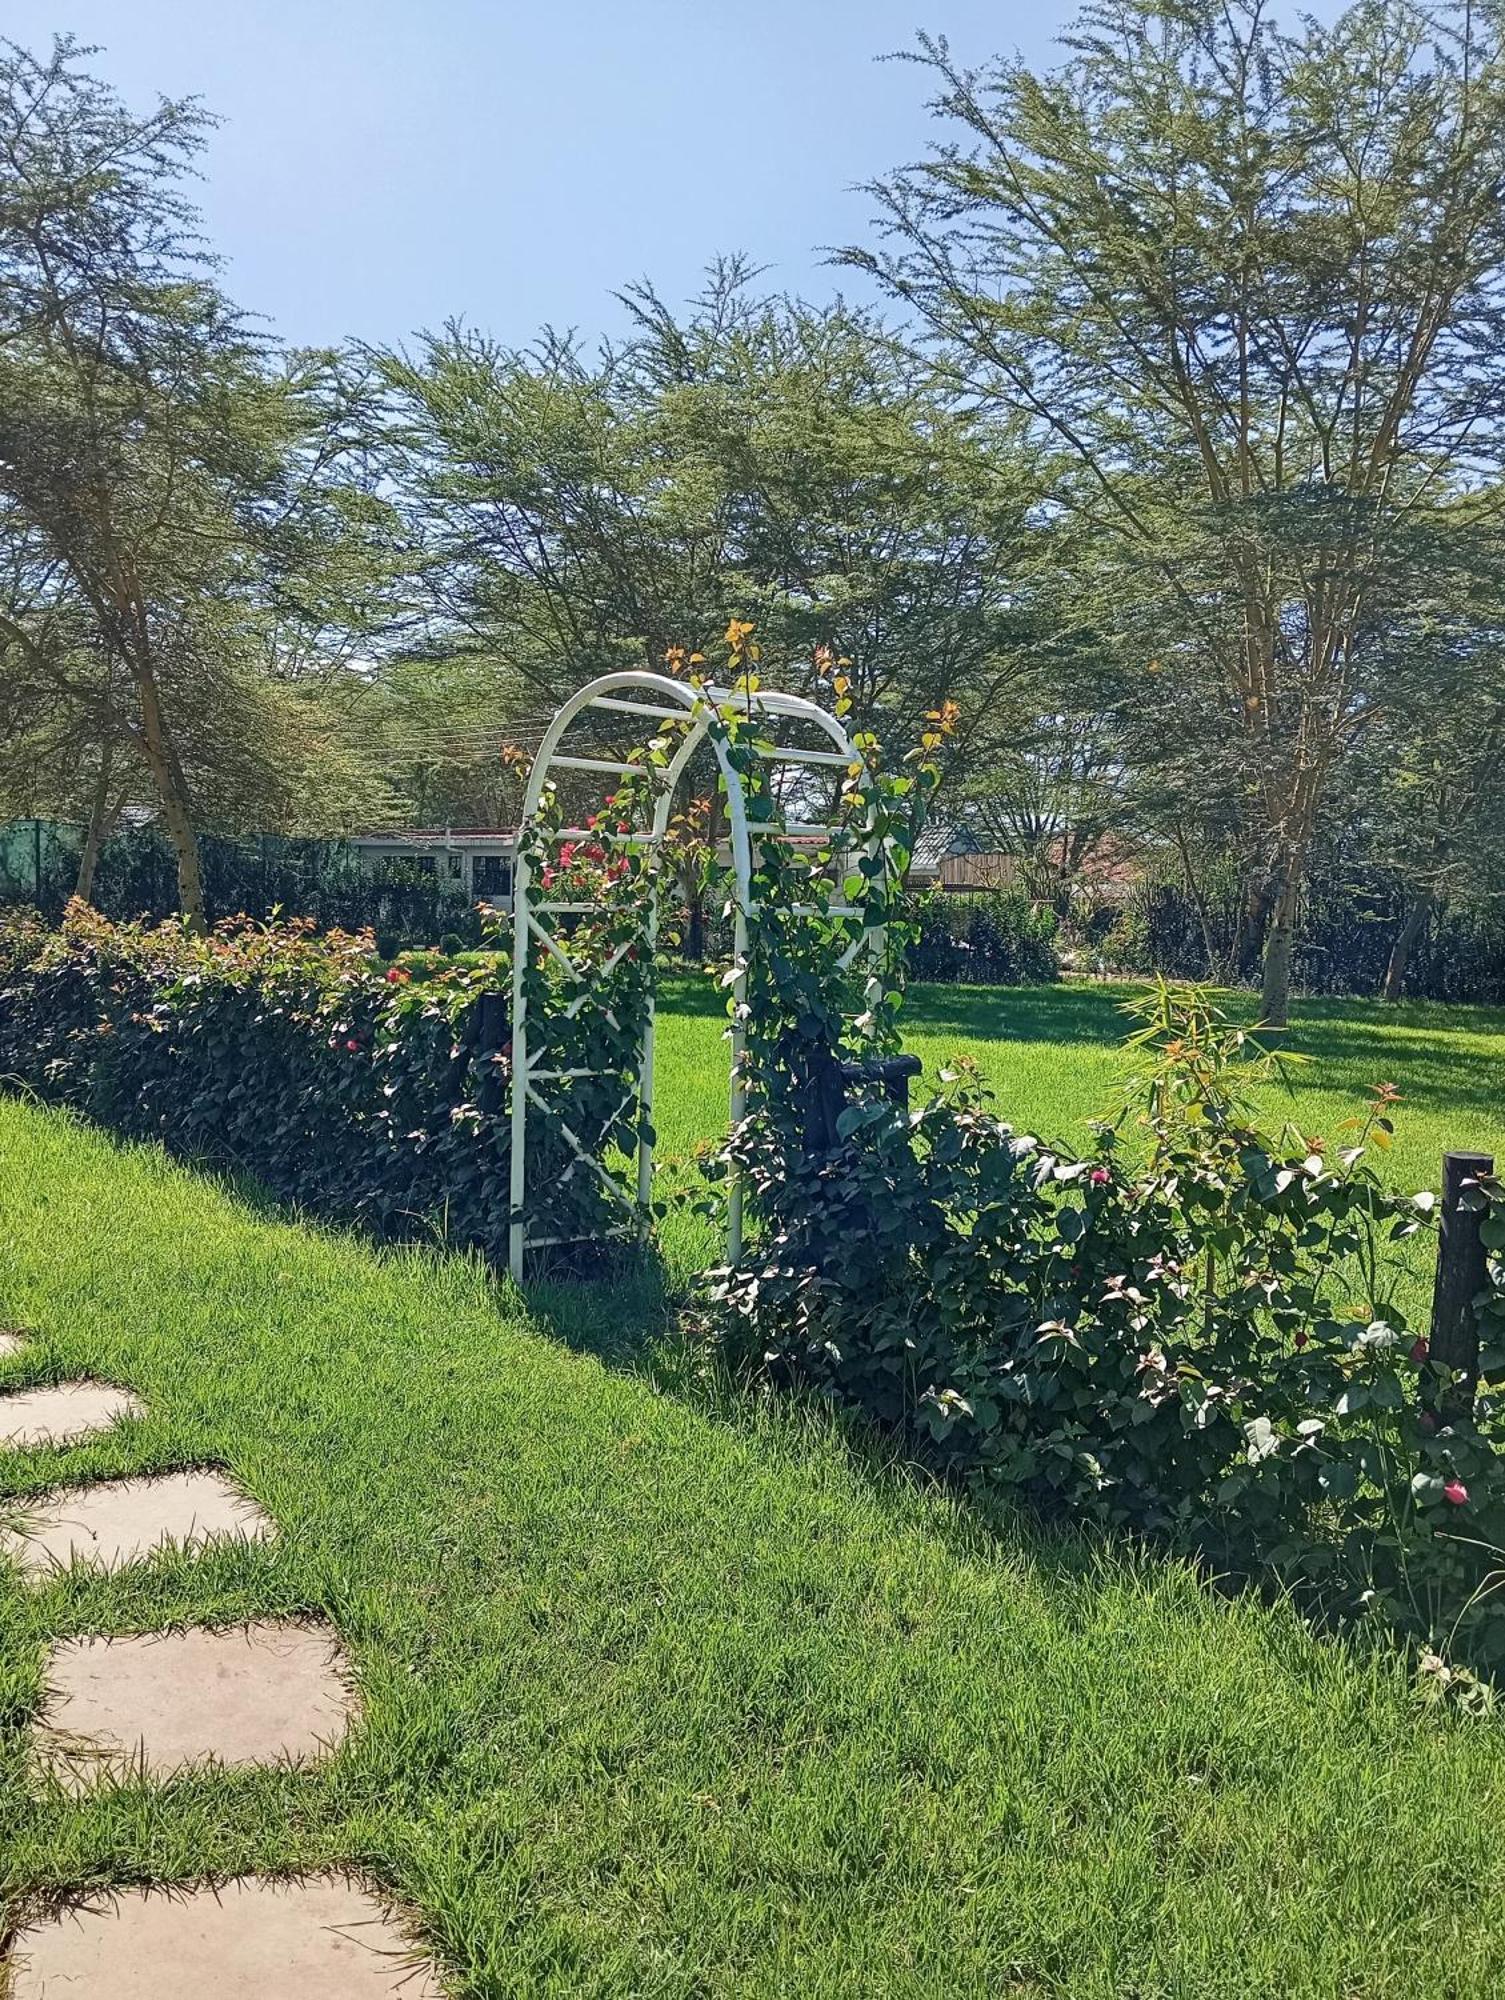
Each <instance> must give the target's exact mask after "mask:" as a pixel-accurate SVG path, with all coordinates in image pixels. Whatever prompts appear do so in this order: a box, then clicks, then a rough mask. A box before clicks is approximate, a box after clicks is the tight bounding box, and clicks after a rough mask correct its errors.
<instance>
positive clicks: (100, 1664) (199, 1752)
mask: <svg viewBox="0 0 1505 2000" xmlns="http://www.w3.org/2000/svg"><path fill="white" fill-rule="evenodd" d="M348 1672H349V1669H348V1667H347V1665H346V1662H345V1657H344V1655H343V1653H342V1652H341V1651H340V1645H339V1641H338V1639H337V1638H336V1636H335V1634H334V1631H333V1629H332V1628H331V1627H330V1626H328V1625H323V1624H309V1625H279V1624H260V1625H236V1626H232V1627H231V1628H230V1629H229V1630H222V1631H205V1630H203V1629H202V1628H200V1627H195V1628H194V1629H193V1630H191V1631H187V1632H143V1633H139V1634H137V1635H136V1636H134V1637H131V1638H125V1639H65V1640H64V1641H63V1642H62V1644H61V1645H59V1646H56V1647H54V1648H53V1652H52V1657H51V1659H50V1660H49V1661H48V1663H47V1690H48V1692H47V1698H46V1700H45V1702H44V1703H43V1709H42V1715H43V1725H42V1727H41V1728H40V1729H39V1730H38V1734H37V1749H38V1753H39V1755H40V1757H41V1759H42V1762H43V1763H44V1764H45V1765H46V1766H47V1768H48V1769H49V1770H51V1771H52V1772H53V1773H54V1774H55V1775H56V1776H57V1777H59V1778H60V1779H61V1780H62V1781H63V1782H64V1783H65V1784H67V1785H69V1786H70V1787H71V1788H73V1789H76V1790H83V1789H85V1788H86V1787H87V1786H88V1785H89V1784H90V1783H91V1782H93V1781H94V1780H95V1779H96V1778H97V1777H98V1776H99V1775H100V1774H101V1773H102V1772H103V1771H106V1770H108V1771H109V1772H110V1774H111V1775H113V1776H116V1777H121V1776H125V1775H127V1774H128V1773H131V1772H133V1771H141V1772H144V1774H145V1775H146V1776H147V1777H153V1778H165V1777H170V1776H171V1775H172V1773H173V1772H175V1771H178V1770H181V1769H182V1768H183V1766H184V1765H185V1764H228V1765H235V1764H275V1763H280V1762H284V1761H286V1760H287V1759H289V1758H304V1757H317V1756H319V1755H320V1754H321V1753H326V1752H327V1751H329V1750H330V1749H331V1748H332V1747H333V1746H334V1745H335V1744H336V1743H337V1742H338V1741H339V1739H340V1738H341V1737H342V1736H344V1734H345V1732H346V1730H347V1729H348V1728H349V1727H350V1713H351V1700H350V1695H349V1693H348V1691H347V1687H348V1681H347V1676H348Z"/></svg>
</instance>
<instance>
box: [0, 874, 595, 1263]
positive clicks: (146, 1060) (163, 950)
mask: <svg viewBox="0 0 1505 2000" xmlns="http://www.w3.org/2000/svg"><path fill="white" fill-rule="evenodd" d="M510 982H511V968H510V962H509V959H508V956H507V954H505V953H503V952H500V951H483V952H476V953H471V954H467V955H466V956H465V957H463V958H461V959H457V960H456V959H445V960H439V959H433V958H428V959H422V958H418V959H414V960H413V961H411V962H407V963H405V962H401V961H400V962H398V963H397V964H394V965H390V966H388V965H384V964H383V963H382V962H381V960H380V959H379V958H378V957H377V955H376V951H375V945H374V941H373V939H372V938H371V936H370V934H369V933H365V934H356V935H351V934H347V933H343V932H338V931H336V932H330V933H327V934H324V935H319V934H316V933H315V932H314V930H313V927H312V925H311V923H310V922H309V921H307V920H298V921H294V922H288V923H269V924H257V923H252V922H250V921H248V920H246V919H244V918H242V919H236V920H234V921H231V922H229V923H227V924H224V925H221V926H219V927H218V928H217V929H216V930H215V931H214V932H213V933H212V934H211V935H210V936H208V937H205V938H195V937H192V936H190V935H189V934H188V933H187V932H186V931H185V930H184V929H183V928H182V926H181V925H178V924H161V925H157V926H145V925H140V924H114V923H111V922H110V921H109V920H108V919H106V918H103V917H101V916H99V915H98V914H97V913H96V912H94V911H93V910H90V909H88V908H86V907H85V906H84V905H81V904H77V903H75V904H73V905H72V906H70V908H69V911H68V913H67V915H66V917H65V919H64V922H63V925H62V927H61V928H60V929H58V930H55V931H54V930H50V929H49V928H48V927H47V926H46V925H45V924H43V923H42V922H41V921H40V919H38V918H37V917H36V916H35V915H34V914H18V913H15V912H10V913H6V914H5V915H4V916H3V917H0V1079H3V1080H4V1081H6V1082H7V1083H9V1084H10V1086H11V1087H13V1088H14V1087H17V1086H19V1087H23V1088H25V1089H27V1090H29V1091H32V1092H34V1093H35V1094H36V1095H37V1096H39V1097H41V1098H42V1099H44V1100H45V1101H47V1102H49V1103H55V1104H65V1105H70V1106H73V1107H75V1108H76V1109H77V1110H79V1111H80V1112H82V1113H84V1114H85V1115H87V1116H88V1117H90V1118H92V1119H95V1120H97V1121H99V1122H100V1123H102V1124H104V1125H107V1126H109V1127H111V1128H112V1129H113V1130H115V1131H117V1132H120V1133H122V1134H124V1135H126V1136H128V1137H130V1138H135V1139H156V1140H159V1141H160V1142H161V1143H162V1144H163V1145H165V1146H166V1147H168V1148H169V1149H170V1150H171V1151H173V1152H175V1153H178V1154H180V1155H183V1156H186V1157H190V1158H193V1159H197V1160H201V1161H205V1162H208V1163H211V1164H214V1165H217V1166H220V1167H224V1168H228V1169H231V1170H234V1171H238V1172H244V1173H246V1174H248V1175H251V1176H254V1177H255V1179H256V1180H257V1181H258V1182H259V1183H260V1184H261V1185H262V1186H264V1187H266V1188H268V1189H269V1190H270V1191H271V1192H272V1193H273V1194H275V1195H277V1196H279V1197H280V1198H282V1199H284V1200H286V1201H290V1202H293V1203H296V1204H298V1205H299V1206H301V1207H303V1208H305V1209H307V1210H308V1211H309V1212H311V1213H313V1214H317V1215H320V1216H327V1217H330V1218H334V1219H338V1220H342V1221H349V1222H354V1223H357V1224H359V1225H361V1226H362V1227H365V1228H368V1229H370V1230H373V1231H374V1232H375V1233H376V1234H378V1235H379V1236H382V1237H386V1238H421V1239H426V1240H442V1241H444V1242H446V1243H449V1244H451V1245H459V1246H470V1247H473V1248H475V1249H478V1250H480V1251H481V1252H482V1253H483V1254H484V1255H485V1256H486V1257H488V1258H490V1259H492V1260H495V1261H497V1262H501V1261H503V1260H504V1259H505V1254H506V1242H507V1230H508V1201H509V1169H510V1146H509V1122H508V1116H507V1086H508V1078H509V1073H510V1029H509V1026H508V1021H507V1012H506V1009H507V999H506V996H507V995H508V993H509V990H510ZM566 1028H567V1031H568V1033H569V1034H571V1035H573V1036H574V1037H575V1038H576V1040H577V1042H579V1043H582V1044H583V1042H584V1041H585V1040H587V1039H588V1038H589V1036H590V1033H591V1026H590V1022H589V1020H588V1019H587V1018H585V1017H582V1018H581V1019H580V1021H579V1022H578V1023H576V1022H569V1023H567V1024H566ZM561 1046H562V1047H563V1044H561ZM568 1053H569V1051H568V1049H565V1050H564V1054H563V1055H562V1057H561V1060H562V1061H563V1060H565V1059H567V1056H568ZM613 1104H614V1100H613V1098H612V1096H611V1093H610V1092H609V1091H603V1092H601V1093H598V1094H597V1095H596V1096H594V1097H590V1096H581V1097H579V1098H578V1099H577V1101H576V1102H575V1103H574V1105H573V1107H572V1109H571V1113H570V1122H571V1125H572V1127H573V1129H574V1130H575V1131H576V1133H577V1134H578V1135H579V1136H580V1137H581V1138H582V1140H584V1141H585V1142H586V1145H587V1147H588V1148H593V1149H595V1150H596V1151H597V1152H598V1153H599V1152H603V1151H604V1150H605V1149H606V1148H607V1147H608V1146H609V1145H610V1144H612V1143H614V1142H617V1143H620V1142H621V1141H622V1140H623V1139H624V1137H628V1136H630V1135H624V1134H623V1133H622V1131H621V1130H620V1119H619V1118H618V1117H617V1116H615V1115H614V1111H613V1108H612V1107H613ZM530 1163H531V1164H532V1165H533V1166H534V1168H535V1171H536V1184H537V1185H538V1186H539V1187H541V1188H548V1189H550V1190H552V1191H553V1193H552V1200H553V1204H554V1209H555V1211H556V1214H555V1216H554V1218H553V1220H554V1225H555V1228H556V1230H557V1233H560V1234H566V1233H568V1234H572V1235H579V1236H582V1237H588V1238H589V1237H594V1238H599V1237H601V1236H602V1235H604V1234H605V1233H606V1231H607V1230H608V1228H609V1226H610V1224H611V1222H612V1220H613V1218H612V1217H611V1216H609V1215H608V1214H607V1213H606V1197H605V1195H604V1192H603V1190H602V1189H601V1186H600V1183H599V1182H598V1181H597V1179H596V1177H595V1176H594V1175H592V1174H589V1173H571V1172H570V1168H571V1165H572V1158H571V1155H570V1154H569V1152H568V1151H567V1148H566V1146H565V1144H564V1142H563V1141H562V1139H561V1137H560V1135H559V1133H558V1131H557V1128H556V1127H555V1126H554V1124H553V1122H552V1121H549V1120H545V1119H539V1120H536V1121H535V1124H534V1128H533V1130H532V1132H531V1133H530Z"/></svg>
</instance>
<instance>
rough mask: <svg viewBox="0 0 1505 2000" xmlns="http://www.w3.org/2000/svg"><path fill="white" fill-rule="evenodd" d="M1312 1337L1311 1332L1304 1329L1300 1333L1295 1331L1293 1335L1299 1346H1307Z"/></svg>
mask: <svg viewBox="0 0 1505 2000" xmlns="http://www.w3.org/2000/svg"><path fill="white" fill-rule="evenodd" d="M1311 1337H1312V1336H1311V1335H1310V1334H1309V1333H1307V1332H1306V1331H1305V1330H1304V1329H1303V1331H1301V1332H1300V1333H1294V1334H1292V1336H1291V1338H1292V1340H1293V1341H1294V1342H1295V1344H1296V1345H1297V1346H1298V1347H1305V1346H1306V1344H1307V1342H1308V1341H1309V1340H1310V1339H1311Z"/></svg>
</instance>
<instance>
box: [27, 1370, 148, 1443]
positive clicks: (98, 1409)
mask: <svg viewBox="0 0 1505 2000" xmlns="http://www.w3.org/2000/svg"><path fill="white" fill-rule="evenodd" d="M141 1413H142V1412H141V1405H140V1404H139V1403H138V1402H137V1401H136V1398H135V1397H134V1396H133V1395H132V1394H131V1392H130V1390H129V1389H117V1388H115V1387H114V1386H113V1384H111V1383H109V1382H60V1383H58V1384H57V1386H56V1387H55V1388H50V1389H16V1390H14V1391H13V1392H12V1393H11V1394H10V1395H8V1396H0V1445H37V1444H73V1443H76V1442H77V1440H78V1439H79V1438H84V1437H91V1436H92V1435H93V1434H94V1433H95V1432H96V1431H107V1430H108V1429H109V1428H110V1426H111V1424H113V1423H116V1422H118V1421H119V1419H120V1418H121V1417H139V1416H140V1415H141Z"/></svg>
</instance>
